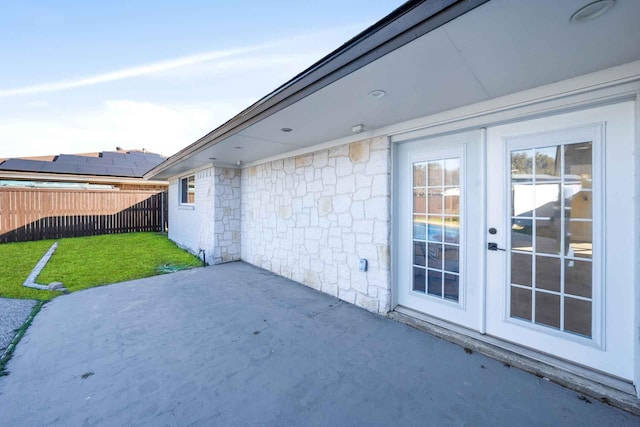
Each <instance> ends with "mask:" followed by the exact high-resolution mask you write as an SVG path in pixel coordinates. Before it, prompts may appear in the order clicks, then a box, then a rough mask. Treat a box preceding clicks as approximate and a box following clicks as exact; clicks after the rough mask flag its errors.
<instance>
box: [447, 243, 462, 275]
mask: <svg viewBox="0 0 640 427" xmlns="http://www.w3.org/2000/svg"><path fill="white" fill-rule="evenodd" d="M459 268H460V260H459V251H458V246H454V245H444V269H445V270H446V271H450V272H452V273H458V272H459V271H460V270H459Z"/></svg>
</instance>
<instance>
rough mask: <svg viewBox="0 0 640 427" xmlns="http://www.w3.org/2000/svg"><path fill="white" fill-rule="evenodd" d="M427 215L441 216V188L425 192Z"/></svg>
mask: <svg viewBox="0 0 640 427" xmlns="http://www.w3.org/2000/svg"><path fill="white" fill-rule="evenodd" d="M427 196H428V203H429V204H428V207H427V209H428V210H429V213H430V214H432V215H434V214H435V215H441V214H442V213H443V212H442V211H443V209H442V187H436V188H429V189H428V190H427Z"/></svg>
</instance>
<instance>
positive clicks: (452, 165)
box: [413, 157, 461, 302]
mask: <svg viewBox="0 0 640 427" xmlns="http://www.w3.org/2000/svg"><path fill="white" fill-rule="evenodd" d="M460 196H461V194H460V158H459V157H456V158H447V159H438V160H431V161H428V162H420V163H414V164H413V291H415V292H419V293H426V294H428V295H431V296H434V297H437V298H442V299H445V300H450V301H455V302H458V301H459V298H460Z"/></svg>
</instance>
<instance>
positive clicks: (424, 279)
mask: <svg viewBox="0 0 640 427" xmlns="http://www.w3.org/2000/svg"><path fill="white" fill-rule="evenodd" d="M396 153H397V157H396V162H397V163H396V170H397V171H398V174H397V175H396V176H397V179H398V183H397V188H398V194H397V200H398V215H399V221H398V230H397V232H398V247H399V248H400V250H399V257H398V288H397V303H398V304H400V305H402V306H405V307H408V308H411V309H414V310H417V311H420V312H423V313H427V314H430V315H432V316H435V317H439V318H442V319H445V320H447V321H450V322H452V323H456V324H459V325H462V326H465V327H468V328H472V329H476V330H478V329H480V324H481V321H482V317H481V316H482V281H481V280H480V278H481V277H482V274H483V264H482V255H483V251H484V248H483V241H482V233H483V225H482V218H483V212H482V209H483V204H482V197H483V191H482V178H481V177H482V176H483V173H484V172H483V171H482V147H481V138H480V131H479V130H478V131H473V132H466V133H460V134H455V135H447V136H439V137H434V138H424V139H419V140H416V141H412V142H405V143H402V144H399V146H398V149H397V152H396Z"/></svg>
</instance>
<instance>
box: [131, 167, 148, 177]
mask: <svg viewBox="0 0 640 427" xmlns="http://www.w3.org/2000/svg"><path fill="white" fill-rule="evenodd" d="M150 170H151V168H133V175H134V176H137V177H141V176H143V175H144V174H145V173H147V172H149V171H150Z"/></svg>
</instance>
